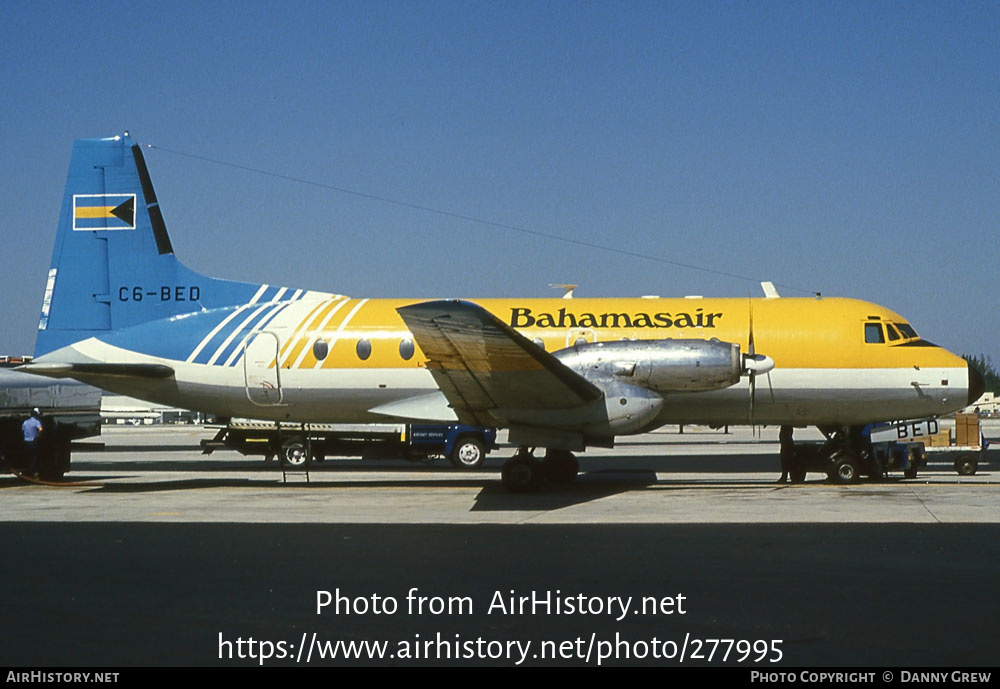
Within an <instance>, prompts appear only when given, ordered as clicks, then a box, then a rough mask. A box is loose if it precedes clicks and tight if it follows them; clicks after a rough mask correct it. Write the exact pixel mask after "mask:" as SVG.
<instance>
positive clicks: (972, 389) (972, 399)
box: [966, 364, 986, 404]
mask: <svg viewBox="0 0 1000 689" xmlns="http://www.w3.org/2000/svg"><path fill="white" fill-rule="evenodd" d="M966 365H967V366H968V367H969V404H975V403H976V400H978V399H979V398H980V397H982V395H983V393H984V392H986V381H985V380H984V379H983V374H982V373H980V372H979V371H977V370H976V367H975V366H973V365H972V364H966Z"/></svg>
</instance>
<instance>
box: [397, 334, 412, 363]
mask: <svg viewBox="0 0 1000 689" xmlns="http://www.w3.org/2000/svg"><path fill="white" fill-rule="evenodd" d="M399 356H401V357H403V359H405V360H407V361H409V360H410V359H412V358H413V340H411V339H410V338H408V337H407V338H405V339H403V340H400V342H399Z"/></svg>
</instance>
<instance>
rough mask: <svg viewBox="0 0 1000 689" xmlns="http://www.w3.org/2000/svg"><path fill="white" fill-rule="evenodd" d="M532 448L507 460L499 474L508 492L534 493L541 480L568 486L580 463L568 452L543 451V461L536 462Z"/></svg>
mask: <svg viewBox="0 0 1000 689" xmlns="http://www.w3.org/2000/svg"><path fill="white" fill-rule="evenodd" d="M533 450H534V448H527V447H522V448H519V449H518V451H517V452H516V453H515V454H514V456H513V457H511V458H510V459H508V460H507V461H506V462H505V463H504V465H503V469H502V470H501V472H500V477H501V479H502V480H503V485H504V486H505V487H506V488H507V490H509V491H510V492H512V493H526V492H529V491H533V490H536V489H537V488H538V486H540V485H541V483H542V481H544V480H548V481H549V482H551V483H570V482H571V481H573V480H574V479H576V475H577V473H579V471H580V464H579V462H577V461H576V457H574V456H573V453H572V452H569V451H568V450H546V452H545V459H541V460H539V459H536V458H535V456H534V453H533Z"/></svg>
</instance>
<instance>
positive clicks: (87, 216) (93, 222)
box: [73, 194, 135, 230]
mask: <svg viewBox="0 0 1000 689" xmlns="http://www.w3.org/2000/svg"><path fill="white" fill-rule="evenodd" d="M73 229H74V230H134V229H135V194H74V195H73Z"/></svg>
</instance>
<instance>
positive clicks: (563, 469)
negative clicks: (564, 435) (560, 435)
mask: <svg viewBox="0 0 1000 689" xmlns="http://www.w3.org/2000/svg"><path fill="white" fill-rule="evenodd" d="M542 471H543V472H545V477H546V478H547V479H548V480H549V481H551V482H552V483H570V482H571V481H574V480H575V479H576V477H577V474H579V473H580V463H579V462H578V461H577V459H576V457H574V456H573V453H572V452H568V451H566V450H549V451H548V452H546V453H545V459H544V460H542Z"/></svg>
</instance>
